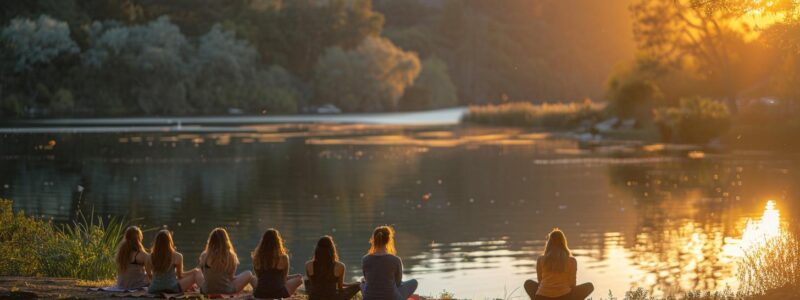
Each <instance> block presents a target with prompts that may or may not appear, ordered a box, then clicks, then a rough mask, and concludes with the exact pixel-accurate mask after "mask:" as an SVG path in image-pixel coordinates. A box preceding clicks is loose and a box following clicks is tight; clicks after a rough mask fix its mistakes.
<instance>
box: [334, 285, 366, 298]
mask: <svg viewBox="0 0 800 300" xmlns="http://www.w3.org/2000/svg"><path fill="white" fill-rule="evenodd" d="M360 291H361V287H359V286H358V285H351V286H346V287H345V288H343V289H341V290H339V293H338V294H337V295H336V296H337V297H336V299H340V300H350V298H353V297H354V296H355V295H356V294H358V292H360Z"/></svg>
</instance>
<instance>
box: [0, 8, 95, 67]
mask: <svg viewBox="0 0 800 300" xmlns="http://www.w3.org/2000/svg"><path fill="white" fill-rule="evenodd" d="M0 37H2V39H3V41H4V43H5V46H6V47H8V48H10V50H11V52H12V53H13V55H14V57H15V59H16V63H15V66H14V69H15V70H16V71H17V72H22V71H28V70H30V69H32V68H33V67H34V66H35V65H37V64H47V63H49V62H50V61H52V60H53V59H55V58H56V57H58V56H60V55H64V54H75V53H78V51H79V50H80V49H79V48H78V45H77V44H76V43H75V42H74V41H73V40H72V38H71V37H70V30H69V25H67V23H66V22H62V21H59V20H56V19H53V18H51V17H49V16H47V15H41V16H39V18H37V19H36V20H31V19H26V18H15V19H13V20H11V23H10V24H9V25H8V26H6V27H5V28H3V30H2V31H1V32H0Z"/></svg>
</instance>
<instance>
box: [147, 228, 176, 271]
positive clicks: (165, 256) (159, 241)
mask: <svg viewBox="0 0 800 300" xmlns="http://www.w3.org/2000/svg"><path fill="white" fill-rule="evenodd" d="M173 254H175V244H174V243H173V242H172V233H170V232H169V230H166V229H165V230H161V231H159V232H158V233H156V237H155V239H154V240H153V248H152V249H150V261H151V262H152V264H153V271H155V272H158V273H161V272H166V271H167V270H169V268H170V267H172V255H173Z"/></svg>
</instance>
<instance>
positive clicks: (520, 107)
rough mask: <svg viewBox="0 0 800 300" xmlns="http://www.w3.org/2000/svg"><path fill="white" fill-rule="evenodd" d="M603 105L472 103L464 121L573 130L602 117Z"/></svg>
mask: <svg viewBox="0 0 800 300" xmlns="http://www.w3.org/2000/svg"><path fill="white" fill-rule="evenodd" d="M603 108H604V105H601V104H597V103H594V102H592V101H591V100H586V101H584V102H572V103H543V104H538V105H536V104H532V103H529V102H510V103H504V104H498V105H493V104H490V105H482V106H470V107H469V110H468V111H467V113H466V114H465V115H464V117H463V118H462V121H463V122H466V123H475V124H483V125H494V126H521V127H539V128H545V129H561V130H565V129H574V128H576V127H578V126H580V125H581V123H583V122H595V121H598V120H599V119H600V118H601V117H602V113H603Z"/></svg>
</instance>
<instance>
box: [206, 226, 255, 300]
mask: <svg viewBox="0 0 800 300" xmlns="http://www.w3.org/2000/svg"><path fill="white" fill-rule="evenodd" d="M237 267H239V257H238V256H236V252H235V250H234V249H233V244H231V238H230V237H229V236H228V231H226V230H225V228H215V229H214V230H212V231H211V234H209V235H208V241H207V242H206V247H205V250H203V253H201V254H200V270H201V271H202V272H203V280H202V281H201V282H199V285H200V291H201V292H203V294H235V293H238V292H241V291H242V290H243V289H244V287H245V286H247V284H249V283H250V280H251V279H252V278H253V273H252V272H250V271H244V272H242V273H241V274H239V275H235V274H236V268H237Z"/></svg>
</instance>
